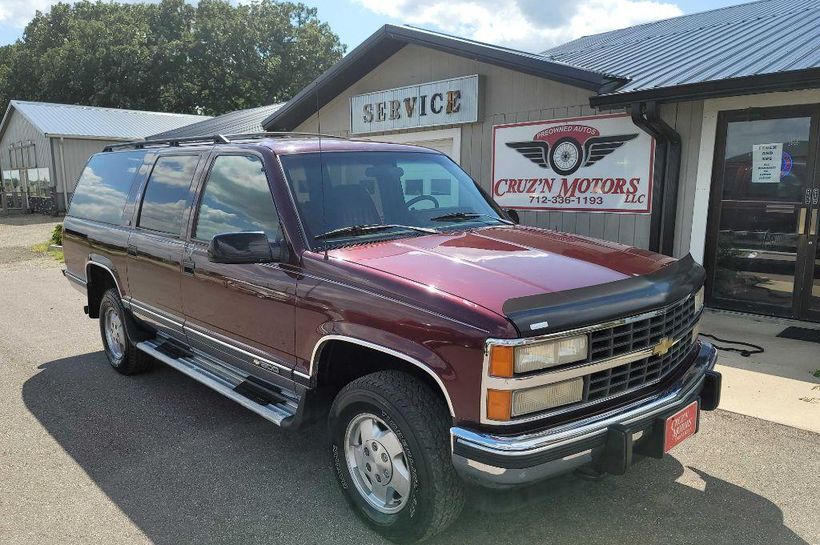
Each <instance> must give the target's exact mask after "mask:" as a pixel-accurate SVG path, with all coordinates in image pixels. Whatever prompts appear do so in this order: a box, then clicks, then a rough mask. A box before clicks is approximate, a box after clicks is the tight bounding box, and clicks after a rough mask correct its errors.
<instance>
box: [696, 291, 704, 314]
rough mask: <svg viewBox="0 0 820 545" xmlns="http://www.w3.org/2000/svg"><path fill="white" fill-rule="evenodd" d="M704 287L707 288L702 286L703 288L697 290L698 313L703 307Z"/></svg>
mask: <svg viewBox="0 0 820 545" xmlns="http://www.w3.org/2000/svg"><path fill="white" fill-rule="evenodd" d="M704 289H705V288H703V287H701V288H700V289H699V290H698V291H697V293H696V294H695V314H697V313H698V312H700V311H701V309H702V308H703V294H704Z"/></svg>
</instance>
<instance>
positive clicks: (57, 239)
mask: <svg viewBox="0 0 820 545" xmlns="http://www.w3.org/2000/svg"><path fill="white" fill-rule="evenodd" d="M51 243H52V244H56V245H57V246H62V245H63V224H62V223H59V224H57V225H55V226H54V230H53V231H51Z"/></svg>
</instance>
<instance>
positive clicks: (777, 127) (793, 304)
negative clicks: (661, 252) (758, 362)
mask: <svg viewBox="0 0 820 545" xmlns="http://www.w3.org/2000/svg"><path fill="white" fill-rule="evenodd" d="M817 117H818V115H817V108H816V107H803V108H797V107H795V108H776V109H775V108H772V109H766V110H754V111H742V112H727V113H724V114H722V116H721V122H720V124H719V128H718V132H719V134H718V143H717V145H718V149H717V154H716V164H715V177H714V183H713V190H712V199H711V210H710V217H709V244H708V248H709V252H710V255H709V256H708V258H707V268H708V269H709V276H710V280H709V286H708V290H709V300H710V303H711V304H712V305H713V306H717V307H722V308H729V309H735V310H743V311H748V312H756V313H761V314H773V315H779V316H789V317H797V318H806V317H808V309H807V305H806V303H807V301H809V293H810V291H811V288H810V286H811V282H809V277H812V279H813V278H814V277H816V276H817V275H818V272H817V267H816V242H812V240H811V236H810V235H809V232H810V228H809V226H808V223H809V222H810V220H811V216H812V214H813V212H812V207H811V204H810V201H811V198H812V195H813V192H814V189H815V181H814V178H815V165H814V162H815V159H816V156H817V153H816V151H817V138H816V135H815V133H816V131H817V121H818V119H817ZM807 198H808V199H809V204H808V205H807V201H806V199H807ZM815 209H816V207H815ZM815 214H816V213H815ZM814 238H815V239H816V235H815V236H814ZM818 288H820V286H817V287H816V288H815V289H818ZM807 289H808V292H807ZM817 296H818V297H820V293H818V294H817ZM818 307H820V304H818ZM818 310H820V308H818Z"/></svg>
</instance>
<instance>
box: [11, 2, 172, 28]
mask: <svg viewBox="0 0 820 545" xmlns="http://www.w3.org/2000/svg"><path fill="white" fill-rule="evenodd" d="M59 1H60V0H0V24H6V25H10V26H13V27H18V28H22V27H24V26H26V25H27V24H28V23H29V21H31V19H32V18H33V17H34V14H35V13H37V10H39V11H43V12H45V11H48V10H49V9H50V8H51V6H53V5H54V4H56V3H57V2H59ZM63 1H66V0H63ZM67 1H68V2H69V3H73V2H74V0H67ZM117 1H118V2H124V3H126V4H136V3H140V2H156V1H157V0H117Z"/></svg>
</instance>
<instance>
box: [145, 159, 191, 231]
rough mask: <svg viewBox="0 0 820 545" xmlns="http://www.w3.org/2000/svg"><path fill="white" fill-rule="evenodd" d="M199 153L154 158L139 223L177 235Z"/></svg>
mask: <svg viewBox="0 0 820 545" xmlns="http://www.w3.org/2000/svg"><path fill="white" fill-rule="evenodd" d="M198 162H199V155H165V156H163V157H160V158H159V159H157V162H156V164H155V165H154V169H153V170H152V171H151V176H150V177H149V178H148V184H147V185H146V186H145V196H144V197H143V198H142V209H141V210H140V219H139V224H138V225H139V226H140V227H142V228H144V229H150V230H152V231H159V232H161V233H168V234H171V235H175V236H177V235H179V234H180V231H181V230H182V215H183V212H184V211H185V206H186V205H187V203H188V194H189V191H190V188H191V180H193V178H194V170H196V164H197V163H198Z"/></svg>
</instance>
